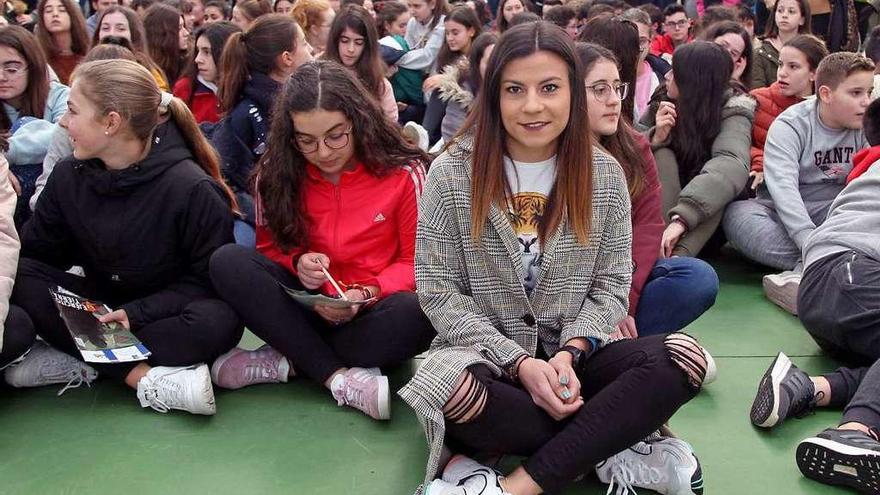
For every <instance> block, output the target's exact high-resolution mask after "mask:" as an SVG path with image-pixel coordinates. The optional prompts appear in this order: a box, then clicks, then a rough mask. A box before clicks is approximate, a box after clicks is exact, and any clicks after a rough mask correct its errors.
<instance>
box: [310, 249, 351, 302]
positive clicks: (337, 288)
mask: <svg viewBox="0 0 880 495" xmlns="http://www.w3.org/2000/svg"><path fill="white" fill-rule="evenodd" d="M313 261H314V262H315V263H317V264H318V266H320V267H321V271H322V272H324V276H325V277H326V278H327V280H328V281H329V282H330V285H332V286H333V289H334V290H335V291H336V293H337V294H339V297H341V298H342V300H343V301H348V297H346V296H345V293H344V292H342V289H341V288H340V287H339V284H337V283H336V281H335V280H333V277H332V276H331V275H330V272H328V271H327V269H326V268H324V265H323V264H322V263H321V262H320V261H318V260H317V259H315V260H313Z"/></svg>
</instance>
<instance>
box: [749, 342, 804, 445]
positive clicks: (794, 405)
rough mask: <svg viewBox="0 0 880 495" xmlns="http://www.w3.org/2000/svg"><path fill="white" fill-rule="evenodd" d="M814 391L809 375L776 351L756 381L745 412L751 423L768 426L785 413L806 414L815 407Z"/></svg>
mask: <svg viewBox="0 0 880 495" xmlns="http://www.w3.org/2000/svg"><path fill="white" fill-rule="evenodd" d="M815 394H816V391H815V387H814V386H813V382H812V381H811V380H810V376H809V375H807V374H806V373H804V372H803V371H801V370H800V369H798V367H797V366H795V365H793V364H791V360H790V359H788V356H786V355H785V354H783V353H781V352H780V353H779V354H777V355H776V359H774V360H773V364H771V365H770V368H768V369H767V372H766V373H764V377H763V378H761V383H760V384H759V385H758V393H757V395H755V401H754V402H752V412H751V413H750V415H749V416H750V417H751V419H752V424H753V425H755V426H760V427H761V428H772V427H774V426H776V425H777V424H779V423H780V422H782V421H783V420H784V419H785V418H787V417H789V416H795V417H803V416H806V415H807V414H809V413H810V411H812V410H813V408H815V407H816V400H817V397H816V395H815Z"/></svg>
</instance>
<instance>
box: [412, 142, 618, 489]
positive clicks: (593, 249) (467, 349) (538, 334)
mask: <svg viewBox="0 0 880 495" xmlns="http://www.w3.org/2000/svg"><path fill="white" fill-rule="evenodd" d="M472 146H473V141H472V138H470V137H465V138H462V139H460V140H459V142H458V143H456V144H454V145H453V146H451V147H450V149H449V150H447V151H446V152H444V153H443V154H442V155H440V156H439V157H438V158H437V159H436V160H435V161H434V163H433V165H432V167H431V170H430V172H429V174H428V179H427V183H426V185H425V190H424V192H423V195H422V199H421V204H420V207H419V220H418V230H417V234H416V286H417V290H418V294H419V301H420V302H421V305H422V308H423V309H424V311H425V313H426V314H427V315H428V317H429V318H430V319H431V322H432V323H433V325H434V328H435V329H436V330H437V338H436V339H435V340H434V342H433V343H432V345H431V349H430V351H429V353H428V357H427V359H426V360H425V362H424V363H423V364H422V366H421V368H420V369H419V370H418V371H417V372H416V374H415V376H414V377H413V378H412V380H411V381H410V382H409V383H408V384H407V385H405V386H404V387H403V388H402V389H401V390H400V391H399V394H400V396H401V397H402V398H403V399H404V400H405V401H406V402H407V403H408V404H409V405H410V406H411V407H412V408H413V409H414V410H415V412H416V415H417V416H418V417H419V420H420V421H421V422H422V425H423V427H424V428H425V435H426V436H427V438H428V443H429V445H430V453H429V458H428V465H427V472H426V477H425V480H426V482H428V481H430V480H432V479H434V478H435V476H436V474H437V472H438V470H439V468H440V467H441V466H440V461H441V455H442V453H443V451H444V435H445V428H444V421H443V412H442V408H443V405H444V404H445V403H446V401H447V400H448V398H449V397H450V396H451V395H452V393H453V392H454V388H455V385H456V383H457V380H458V377H459V375H460V374H461V373H462V372H463V371H464V370H465V368H467V367H468V366H471V365H473V364H477V363H481V364H485V365H487V366H489V367H490V368H492V370H493V371H494V372H495V373H497V374H501V373H502V370H503V369H505V368H506V367H507V366H509V365H510V364H512V363H514V362H515V361H516V360H517V359H518V358H519V357H520V356H523V355H526V354H528V355H530V356H534V355H535V354H536V352H537V349H538V345H539V344H540V345H542V346H543V348H544V351H545V352H546V353H547V355H550V356H552V355H553V354H555V352H556V350H557V348H558V347H559V346H560V345H564V343H565V342H567V341H568V340H570V339H572V338H575V337H594V338H596V339H597V340H598V341H599V342H600V343H601V344H604V343H606V342H607V341H608V339H609V334H610V333H611V332H612V330H613V328H615V327H616V325H617V323H618V322H619V321H620V320H622V319H623V317H624V316H626V314H627V305H628V295H629V287H630V282H631V279H632V271H633V270H632V267H633V265H632V257H631V244H632V232H631V229H632V226H631V223H630V200H629V194H628V192H627V187H626V179H625V178H624V175H623V170H622V169H621V168H620V165H618V163H617V162H616V161H615V160H614V159H613V158H612V157H610V156H609V155H607V154H606V153H604V152H602V151H600V150H598V149H597V148H596V147H594V148H593V150H594V151H593V167H594V174H593V220H592V232H591V234H590V238H589V244H588V245H587V246H586V247H584V246H581V245H578V243H577V239H576V237H575V235H574V232H573V231H572V230H571V229H570V228H569V227H568V224H567V222H564V223H563V224H562V226H561V228H559V229H557V231H556V232H555V233H554V234H552V236H551V237H550V238H549V239H548V240H547V242H546V243H545V245H543V246H542V251H543V259H542V261H541V270H540V275H539V278H538V282H537V286H536V287H535V289H534V290H533V291H532V294H531V296H527V294H526V291H525V289H524V288H523V284H522V278H523V271H524V268H523V264H522V258H521V247H520V245H519V242H518V240H517V237H516V235H515V234H514V231H513V227H512V226H511V224H510V221H509V220H508V218H507V216H506V214H505V213H504V212H502V210H501V209H500V208H498V207H497V206H493V207H492V210H491V212H490V213H489V221H488V222H487V223H486V227H485V229H484V230H483V233H482V235H481V236H480V237H481V244H478V243H476V242H475V241H474V240H473V239H472V238H471V220H470V219H471V179H470V174H471V165H470V151H471V148H472ZM560 342H561V343H562V344H560Z"/></svg>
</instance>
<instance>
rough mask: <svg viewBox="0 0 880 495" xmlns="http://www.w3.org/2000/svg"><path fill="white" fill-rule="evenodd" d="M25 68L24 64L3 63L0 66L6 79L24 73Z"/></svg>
mask: <svg viewBox="0 0 880 495" xmlns="http://www.w3.org/2000/svg"><path fill="white" fill-rule="evenodd" d="M27 70H28V68H27V66H26V65H5V66H3V67H2V68H0V71H3V75H5V76H6V77H7V78H8V79H15V78H16V77H18V76H21V75H24V74H25V73H26V72H27Z"/></svg>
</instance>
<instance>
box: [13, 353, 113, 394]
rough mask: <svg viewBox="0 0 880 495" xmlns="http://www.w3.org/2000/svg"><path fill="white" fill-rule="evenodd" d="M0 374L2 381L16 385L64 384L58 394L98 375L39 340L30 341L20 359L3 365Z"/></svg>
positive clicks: (20, 386) (90, 381)
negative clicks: (28, 350) (8, 364)
mask: <svg viewBox="0 0 880 495" xmlns="http://www.w3.org/2000/svg"><path fill="white" fill-rule="evenodd" d="M3 375H4V377H5V379H6V383H8V384H9V385H11V386H13V387H17V388H22V387H41V386H43V385H54V384H59V383H64V384H65V385H64V388H62V389H61V390H60V391H59V392H58V395H61V394H63V393H64V392H66V391H67V390H68V389H71V388H76V387H79V386H80V385H82V384H83V383H85V384H86V385H88V386H91V383H92V382H93V381H94V380H95V379H96V378H98V372H97V371H95V369H94V368H92V367H91V366H89V365H87V364H86V363H84V362H82V361H80V360H78V359H76V358H75V357H73V356H70V355H68V354H65V353H63V352H61V351H59V350H56V349H53V348H52V347H50V346H49V344H46V343H45V342H43V341H41V340H38V341H37V342H36V343H34V345H33V347H31V350H30V352H28V353H27V354H26V355H25V356H24V358H23V359H22V360H21V362H19V363H18V364H15V365H11V366H9V367H7V368H6V369H5V370H4V373H3Z"/></svg>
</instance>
